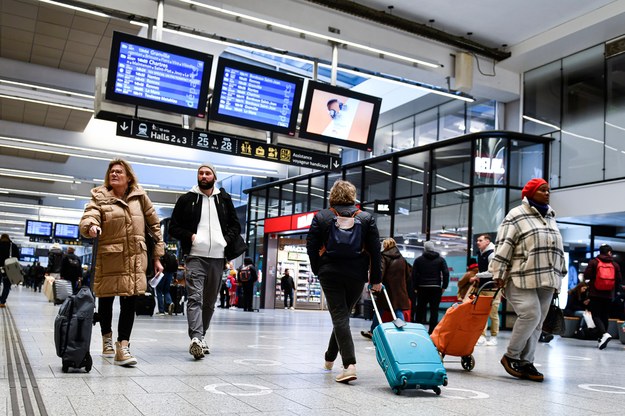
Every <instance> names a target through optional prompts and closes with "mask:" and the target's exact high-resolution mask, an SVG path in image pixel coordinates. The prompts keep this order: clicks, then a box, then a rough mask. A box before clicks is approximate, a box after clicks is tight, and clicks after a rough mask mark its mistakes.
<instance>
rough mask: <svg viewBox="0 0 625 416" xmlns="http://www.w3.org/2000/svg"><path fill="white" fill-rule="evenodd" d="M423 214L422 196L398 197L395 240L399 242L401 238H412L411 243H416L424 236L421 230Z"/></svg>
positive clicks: (396, 202)
mask: <svg viewBox="0 0 625 416" xmlns="http://www.w3.org/2000/svg"><path fill="white" fill-rule="evenodd" d="M422 216H423V198H422V197H416V198H403V199H396V200H395V226H394V228H395V229H394V230H393V236H394V237H395V240H397V242H399V240H400V239H410V241H411V242H410V244H415V243H416V241H417V239H419V238H424V236H425V234H424V233H422V232H421V224H422ZM406 244H409V243H406Z"/></svg>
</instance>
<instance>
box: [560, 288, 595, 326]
mask: <svg viewBox="0 0 625 416" xmlns="http://www.w3.org/2000/svg"><path fill="white" fill-rule="evenodd" d="M589 303H590V299H588V283H586V282H585V281H581V282H579V283H578V284H577V286H575V287H574V288H573V289H569V291H568V297H567V299H566V307H565V308H564V311H563V312H564V316H577V317H579V318H583V315H584V311H585V310H586V309H588V304H589Z"/></svg>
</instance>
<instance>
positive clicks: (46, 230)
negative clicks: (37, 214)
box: [24, 220, 52, 237]
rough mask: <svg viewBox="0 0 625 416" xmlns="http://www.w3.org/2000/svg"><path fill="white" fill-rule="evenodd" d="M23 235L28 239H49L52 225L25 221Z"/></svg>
mask: <svg viewBox="0 0 625 416" xmlns="http://www.w3.org/2000/svg"><path fill="white" fill-rule="evenodd" d="M24 234H25V235H26V236H28V237H51V236H52V223H51V222H48V221H34V220H26V229H25V232H24Z"/></svg>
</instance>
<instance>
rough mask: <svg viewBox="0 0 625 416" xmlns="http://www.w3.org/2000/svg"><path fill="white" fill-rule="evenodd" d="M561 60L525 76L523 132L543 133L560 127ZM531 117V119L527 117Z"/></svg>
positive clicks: (529, 72)
mask: <svg viewBox="0 0 625 416" xmlns="http://www.w3.org/2000/svg"><path fill="white" fill-rule="evenodd" d="M561 66H562V64H561V62H560V61H556V62H553V63H550V64H547V65H544V66H541V67H540V68H536V69H534V70H532V71H528V72H526V73H525V74H524V76H523V115H524V120H523V132H524V133H529V134H536V135H542V134H545V133H548V132H551V131H554V130H557V129H558V128H559V127H560V112H561V109H562V107H561V105H562V84H561V78H560V71H561ZM525 116H527V117H530V120H528V119H527V118H525Z"/></svg>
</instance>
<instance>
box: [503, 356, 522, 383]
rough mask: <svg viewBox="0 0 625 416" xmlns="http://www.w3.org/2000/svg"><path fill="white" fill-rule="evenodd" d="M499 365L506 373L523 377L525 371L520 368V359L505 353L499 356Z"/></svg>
mask: <svg viewBox="0 0 625 416" xmlns="http://www.w3.org/2000/svg"><path fill="white" fill-rule="evenodd" d="M501 365H503V368H504V369H505V370H506V372H507V373H508V374H510V375H511V376H512V377H516V378H524V375H525V373H524V372H523V371H522V369H521V360H515V359H514V358H510V357H508V356H507V355H504V356H503V357H501Z"/></svg>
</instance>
